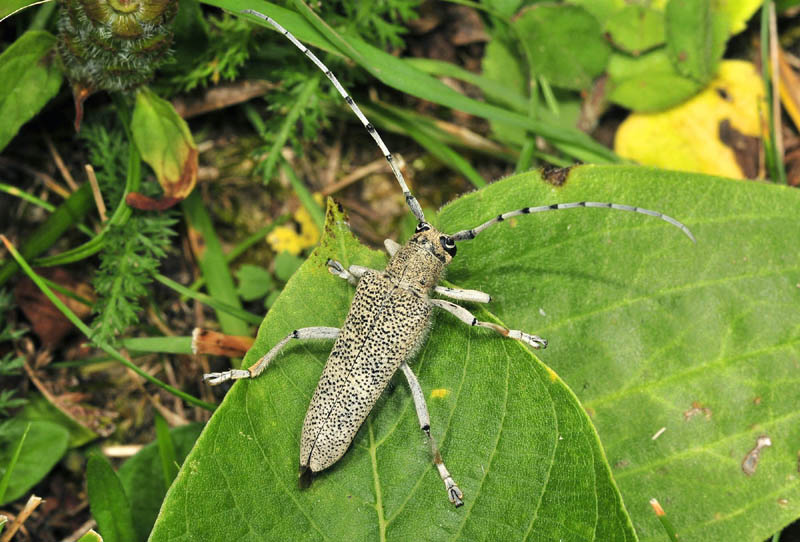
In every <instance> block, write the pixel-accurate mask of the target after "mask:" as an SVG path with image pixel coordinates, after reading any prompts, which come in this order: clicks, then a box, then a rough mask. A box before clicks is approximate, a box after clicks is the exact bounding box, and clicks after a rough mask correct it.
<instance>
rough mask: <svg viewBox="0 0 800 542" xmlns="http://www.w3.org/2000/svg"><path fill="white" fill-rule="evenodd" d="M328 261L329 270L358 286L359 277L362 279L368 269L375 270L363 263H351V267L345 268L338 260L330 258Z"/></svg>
mask: <svg viewBox="0 0 800 542" xmlns="http://www.w3.org/2000/svg"><path fill="white" fill-rule="evenodd" d="M326 263H327V265H328V271H330V272H331V274H333V275H336V276H337V277H339V278H340V279H344V280H346V281H347V282H349V283H350V284H352V285H353V286H356V285H357V284H358V279H360V278H361V276H362V275H363V274H364V273H366V272H367V271H375V270H374V269H370V268H369V267H364V266H363V265H351V266H350V267H348V268H347V269H345V268H344V266H343V265H342V264H340V263H339V262H337V261H336V260H331V259H330V258H329V259H328V261H327V262H326ZM376 273H377V271H376Z"/></svg>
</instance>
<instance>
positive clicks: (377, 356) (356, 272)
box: [203, 10, 694, 506]
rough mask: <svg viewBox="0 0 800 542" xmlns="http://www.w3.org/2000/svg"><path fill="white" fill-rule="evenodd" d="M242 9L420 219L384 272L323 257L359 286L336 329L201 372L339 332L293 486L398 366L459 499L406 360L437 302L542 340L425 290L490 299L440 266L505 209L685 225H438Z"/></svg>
mask: <svg viewBox="0 0 800 542" xmlns="http://www.w3.org/2000/svg"><path fill="white" fill-rule="evenodd" d="M243 13H245V14H249V15H254V16H256V17H259V18H261V19H263V20H265V21H267V22H268V23H269V24H270V25H272V26H273V27H275V29H277V30H278V31H279V32H281V33H282V34H283V35H284V36H286V37H287V38H288V39H289V40H290V41H291V42H292V43H293V44H294V45H295V46H296V47H297V48H298V49H300V50H301V51H302V52H303V54H305V55H306V56H307V57H308V58H309V59H311V61H312V62H314V64H316V65H317V67H318V68H319V69H320V70H322V71H323V72H324V73H325V75H326V76H327V77H328V79H330V81H331V82H332V83H333V85H334V87H336V89H337V90H338V91H339V93H340V94H341V95H342V97H343V98H344V100H345V101H346V102H347V104H348V105H349V106H350V108H351V109H352V110H353V112H354V113H355V114H356V116H357V117H358V118H359V120H360V121H361V123H362V124H363V125H364V128H366V130H367V132H369V134H370V135H372V137H373V139H374V140H375V142H376V143H377V144H378V147H379V148H380V149H381V152H383V155H384V156H385V157H386V160H387V161H388V162H389V165H390V166H391V169H392V171H393V172H394V175H395V177H396V178H397V181H398V183H399V184H400V187H401V189H402V191H403V194H404V196H405V198H406V202H407V203H408V206H409V208H410V210H411V212H412V213H413V214H414V216H415V217H416V219H417V220H418V225H417V228H416V231H415V233H414V235H413V236H412V237H411V239H409V240H408V241H407V242H406V244H405V245H402V246H401V245H399V244H398V243H396V242H394V241H392V240H389V239H387V240H386V241H385V243H384V244H385V246H386V250H387V252H388V253H389V255H390V256H391V258H390V260H389V263H388V264H387V265H386V268H385V269H384V270H382V271H380V270H375V269H369V268H366V267H362V266H359V265H351V266H350V267H349V268H347V269H345V268H344V267H343V266H342V264H340V263H339V262H337V261H334V260H328V269H329V271H330V272H331V273H333V274H334V275H336V276H338V277H340V278H342V279H345V280H347V281H348V282H350V283H351V284H353V285H354V286H356V292H355V296H354V297H353V301H352V304H351V305H350V311H349V312H348V314H347V318H346V319H345V322H344V324H343V325H342V327H341V329H340V328H333V327H307V328H302V329H297V330H294V331H293V332H292V333H290V334H289V335H288V336H286V337H284V338H283V339H282V340H281V341H279V342H278V344H276V345H275V346H274V347H272V349H271V350H270V351H269V352H267V354H266V355H264V356H263V357H262V358H261V359H259V360H258V361H257V362H256V363H255V364H253V365H252V366H251V367H250V368H248V369H232V370H229V371H225V372H221V373H209V374H206V375H204V376H203V379H204V380H206V381H207V382H208V383H209V384H212V385H216V384H220V383H222V382H225V381H227V380H237V379H243V378H255V377H257V376H259V375H260V374H261V373H263V372H264V370H265V369H266V368H267V366H268V365H269V364H270V362H271V361H272V360H273V359H275V357H276V356H277V355H278V353H279V352H280V351H281V350H282V349H283V348H284V347H285V346H286V345H287V344H288V343H289V342H291V341H293V340H307V339H335V341H336V342H335V343H334V345H333V349H332V350H331V353H330V356H329V357H328V360H327V362H326V363H325V368H324V369H323V371H322V376H321V377H320V380H319V382H318V384H317V388H316V390H315V391H314V395H313V397H312V398H311V404H310V405H309V407H308V412H307V413H306V417H305V421H304V422H303V432H302V435H301V438H300V474H299V485H300V487H301V488H305V487H308V486H309V485H310V484H311V482H312V480H313V476H314V474H316V473H318V472H320V471H322V470H324V469H326V468H328V467H330V466H331V465H333V464H334V463H336V461H338V460H339V459H340V458H341V457H342V456H343V455H344V453H345V452H346V451H347V449H348V448H349V446H350V444H351V442H352V441H353V438H355V435H356V433H357V432H358V429H359V427H361V425H362V424H363V422H364V421H365V420H366V418H367V416H368V415H369V413H370V411H371V410H372V407H373V406H374V405H375V402H376V401H377V400H378V398H379V397H380V395H381V394H382V393H383V390H384V389H385V388H386V386H387V384H388V383H389V381H390V380H391V378H392V376H393V375H394V373H395V372H396V371H397V370H398V369H400V370H402V371H403V374H404V375H405V377H406V380H407V381H408V385H409V388H410V390H411V396H412V399H413V401H414V407H415V409H416V413H417V418H418V419H419V424H420V427H421V429H422V431H423V432H424V433H425V436H426V437H427V439H428V441H429V443H430V446H431V451H432V454H433V461H434V464H435V465H436V468H437V470H438V471H439V476H440V477H441V479H442V481H443V482H444V485H445V489H446V491H447V496H448V498H449V499H450V502H452V503H453V504H454V505H455V506H461V505H462V504H463V493H462V492H461V489H459V487H458V485H457V484H456V483H455V481H454V480H453V478H452V476H451V475H450V472H449V471H448V470H447V467H446V466H445V464H444V461H442V456H441V454H440V453H439V449H438V447H437V445H436V442H435V441H434V439H433V438H432V436H431V432H430V416H429V415H428V408H427V406H426V404H425V396H424V394H423V392H422V388H421V387H420V384H419V381H418V380H417V378H416V376H415V375H414V373H413V371H412V370H411V368H410V367H409V366H408V362H409V361H410V360H411V358H413V356H414V354H415V353H416V351H417V349H418V348H419V347H420V345H421V344H422V342H423V341H424V339H425V335H426V332H427V329H428V326H429V323H430V319H431V313H432V311H433V309H434V308H439V309H443V310H445V311H447V312H449V313H451V314H452V315H454V316H455V317H456V318H458V319H459V320H461V321H462V322H464V323H465V324H467V325H470V326H479V327H484V328H488V329H491V330H493V331H495V332H497V333H499V334H500V335H502V336H504V337H508V338H510V339H515V340H518V341H521V342H523V343H525V344H527V345H529V346H531V347H533V348H537V349H538V348H545V347H546V346H547V341H546V340H545V339H543V338H541V337H539V336H537V335H532V334H529V333H525V332H523V331H519V330H516V329H507V328H505V327H503V326H500V325H497V324H494V323H491V322H482V321H479V320H478V319H477V318H475V317H474V316H473V315H472V313H470V312H469V311H468V310H467V309H465V308H464V307H462V306H460V305H457V304H456V303H453V302H451V301H446V300H444V299H438V298H432V297H431V294H432V293H436V294H440V295H442V296H445V297H449V298H451V299H454V300H461V301H469V302H473V303H488V302H490V301H491V297H490V296H489V294H486V293H484V292H480V291H477V290H462V289H455V288H446V287H443V286H439V285H438V282H439V280H440V278H441V277H442V275H443V273H444V271H445V268H446V267H447V265H448V264H449V263H450V262H451V261H452V259H453V258H454V257H455V255H456V242H459V241H466V240H470V239H474V238H475V236H476V235H478V234H479V233H481V232H482V231H483V230H485V229H486V228H489V227H490V226H493V225H494V224H497V223H500V222H502V221H504V220H506V219H508V218H511V217H515V216H519V215H524V214H532V213H540V212H546V211H555V210H562V209H572V208H576V207H602V208H608V209H615V210H620V211H630V212H636V213H641V214H646V215H650V216H654V217H657V218H660V219H662V220H665V221H667V222H669V223H670V224H672V225H674V226H676V227H678V228H680V229H681V230H682V231H683V232H684V233H685V234H686V235H687V236H688V237H689V238H690V239H691V240H692V241H694V236H693V235H692V233H691V232H690V231H689V229H688V228H687V227H686V226H685V225H684V224H682V223H680V222H678V221H677V220H675V219H674V218H671V217H669V216H667V215H664V214H662V213H659V212H657V211H651V210H648V209H641V208H639V207H632V206H628V205H621V204H617V203H601V202H590V201H582V202H576V203H559V204H554V205H545V206H540V207H524V208H522V209H518V210H515V211H510V212H507V213H503V214H500V215H497V216H496V217H494V218H492V219H490V220H488V221H486V222H484V223H483V224H481V225H479V226H476V227H474V228H470V229H467V230H462V231H459V232H457V233H454V234H446V233H444V232H441V231H438V230H437V229H436V228H434V227H433V226H431V225H430V224H429V223H428V222H427V221H426V220H425V216H424V214H423V212H422V208H421V207H420V205H419V203H418V202H417V199H416V198H415V197H414V196H413V195H412V194H411V192H410V190H409V189H408V186H407V185H406V182H405V180H404V179H403V175H402V173H401V172H400V169H399V168H398V166H397V164H396V163H395V161H394V159H393V157H392V154H391V153H390V152H389V150H388V149H387V148H386V145H385V144H384V143H383V140H382V139H381V137H380V136H379V135H378V132H377V131H376V130H375V128H374V127H373V126H372V124H370V122H369V121H368V120H367V118H366V117H365V116H364V114H363V113H362V112H361V110H360V109H359V108H358V106H357V105H356V103H355V102H354V101H353V99H352V98H351V97H350V96H349V95H348V94H347V92H346V91H345V90H344V88H343V87H342V85H341V84H340V83H339V81H338V80H337V79H336V77H335V76H334V75H333V73H331V71H330V70H329V69H328V68H327V67H326V66H325V65H324V64H323V63H322V62H321V61H320V60H319V59H318V58H317V57H316V55H314V53H312V52H311V51H310V50H309V49H308V48H307V47H305V46H304V45H303V44H302V43H301V42H300V41H298V40H297V38H295V37H294V36H293V35H292V34H291V33H289V31H288V30H286V29H285V28H283V27H282V26H281V25H280V24H278V23H277V22H276V21H275V20H273V19H272V18H271V17H269V16H267V15H263V14H261V13H258V12H256V11H253V10H245V11H244V12H243Z"/></svg>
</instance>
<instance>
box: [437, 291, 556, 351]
mask: <svg viewBox="0 0 800 542" xmlns="http://www.w3.org/2000/svg"><path fill="white" fill-rule="evenodd" d="M431 305H433V306H435V307H439V308H440V309H444V310H446V311H447V312H449V313H450V314H452V315H453V316H455V317H456V318H458V319H459V320H461V321H462V322H464V323H465V324H467V325H469V326H480V327H485V328H489V329H491V330H494V331H496V332H497V333H499V334H500V335H502V336H503V337H508V338H509V339H515V340H517V341H520V342H523V343H525V344H527V345H528V346H530V347H532V348H536V349H537V350H538V349H539V348H547V341H546V340H545V339H543V338H541V337H539V336H538V335H531V334H530V333H525V332H524V331H520V330H518V329H508V328H506V327H503V326H501V325H498V324H494V323H492V322H481V321H480V320H478V319H477V318H475V316H473V315H472V313H471V312H469V311H468V310H467V309H465V308H464V307H462V306H460V305H456V304H455V303H450V302H449V301H445V300H444V299H431Z"/></svg>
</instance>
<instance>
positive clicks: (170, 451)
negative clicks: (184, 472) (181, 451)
mask: <svg viewBox="0 0 800 542" xmlns="http://www.w3.org/2000/svg"><path fill="white" fill-rule="evenodd" d="M156 442H157V443H158V456H159V458H160V459H161V470H162V473H163V475H164V490H165V491H166V490H167V489H169V486H171V485H172V481H173V480H174V479H175V476H176V475H177V474H178V461H177V459H176V458H175V444H174V443H173V442H172V436H171V435H170V434H169V426H167V422H166V421H165V420H164V417H163V416H162V415H161V414H159V413H158V412H156Z"/></svg>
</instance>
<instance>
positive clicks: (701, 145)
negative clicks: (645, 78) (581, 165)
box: [614, 60, 764, 179]
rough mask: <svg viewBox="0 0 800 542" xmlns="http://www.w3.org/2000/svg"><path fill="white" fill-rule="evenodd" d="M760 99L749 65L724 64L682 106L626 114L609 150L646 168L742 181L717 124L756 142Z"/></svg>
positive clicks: (757, 82)
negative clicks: (700, 90) (695, 173)
mask: <svg viewBox="0 0 800 542" xmlns="http://www.w3.org/2000/svg"><path fill="white" fill-rule="evenodd" d="M763 96H764V88H763V85H762V82H761V77H760V75H759V73H758V71H757V70H756V67H755V66H754V65H753V64H752V63H750V62H744V61H740V60H726V61H723V62H722V63H721V64H720V68H719V73H718V74H717V77H716V78H715V79H714V80H713V81H711V83H710V84H709V85H708V87H707V88H706V89H705V90H704V91H703V92H701V93H700V94H697V95H696V96H694V97H693V98H691V99H689V100H687V101H686V102H684V103H682V104H681V105H679V106H677V107H674V108H672V109H669V110H667V111H662V112H659V113H633V114H631V115H630V116H629V117H628V118H627V119H625V121H624V122H623V123H622V124H621V125H620V127H619V130H617V134H616V138H615V141H614V150H615V151H616V152H617V153H618V154H619V155H620V156H623V157H625V158H630V159H632V160H636V161H637V162H639V163H641V164H645V165H651V166H658V167H662V168H666V169H676V170H681V171H693V172H698V173H709V174H713V175H722V176H725V177H734V178H739V179H741V178H744V177H745V175H744V173H743V172H742V169H741V167H740V166H739V164H737V162H736V157H735V155H734V152H733V150H732V149H731V148H730V147H728V146H727V145H725V144H724V143H723V142H722V141H720V138H719V132H720V124H721V123H722V122H723V121H728V122H729V123H730V126H731V127H732V128H733V129H735V130H736V131H738V132H740V133H741V134H744V135H746V136H752V137H759V136H760V135H761V121H760V116H759V110H760V109H761V108H762V106H761V104H762V100H763Z"/></svg>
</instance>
